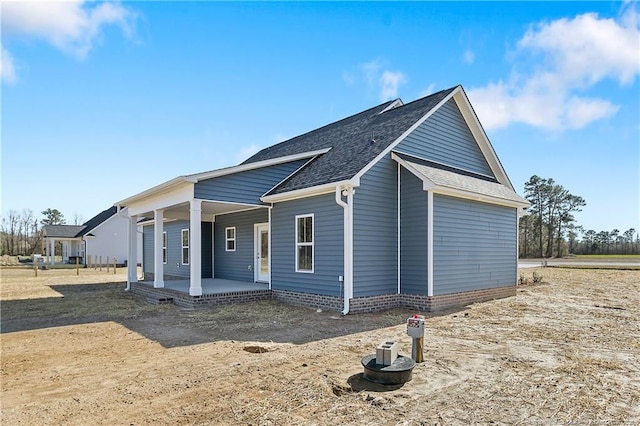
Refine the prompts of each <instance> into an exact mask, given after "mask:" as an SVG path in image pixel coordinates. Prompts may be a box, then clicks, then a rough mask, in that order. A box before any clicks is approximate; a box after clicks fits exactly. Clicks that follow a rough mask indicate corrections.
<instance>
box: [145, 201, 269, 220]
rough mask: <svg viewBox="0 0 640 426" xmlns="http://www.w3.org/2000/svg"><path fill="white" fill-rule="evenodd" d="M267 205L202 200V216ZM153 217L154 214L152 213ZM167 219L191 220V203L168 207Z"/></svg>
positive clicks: (165, 215) (165, 213)
mask: <svg viewBox="0 0 640 426" xmlns="http://www.w3.org/2000/svg"><path fill="white" fill-rule="evenodd" d="M267 207H268V206H265V205H254V204H238V203H225V202H222V201H208V200H202V216H203V217H204V216H205V215H206V216H214V215H220V214H226V213H233V212H238V211H244V210H252V209H259V208H267ZM150 213H151V216H153V212H150ZM164 217H165V218H167V219H189V203H180V204H176V205H174V206H171V207H168V208H166V209H165V211H164Z"/></svg>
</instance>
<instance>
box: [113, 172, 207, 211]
mask: <svg viewBox="0 0 640 426" xmlns="http://www.w3.org/2000/svg"><path fill="white" fill-rule="evenodd" d="M185 183H190V184H194V183H196V181H195V180H193V179H191V178H189V177H188V176H178V177H176V178H173V179H171V180H169V181H166V182H164V183H161V184H160V185H156V186H154V187H152V188H149V189H147V190H145V191H142V192H139V193H137V194H136V195H133V196H131V197H129V198H125V199H124V200H121V201H118V202H117V203H114V204H113V205H114V206H116V207H118V208H121V207H124V206H127V207H129V205H131V204H133V203H135V202H138V201H140V200H143V199H145V198H147V197H151V196H154V195H156V194H158V193H162V192H166V191H171V190H172V189H174V188H176V187H180V186H182V185H184V184H185Z"/></svg>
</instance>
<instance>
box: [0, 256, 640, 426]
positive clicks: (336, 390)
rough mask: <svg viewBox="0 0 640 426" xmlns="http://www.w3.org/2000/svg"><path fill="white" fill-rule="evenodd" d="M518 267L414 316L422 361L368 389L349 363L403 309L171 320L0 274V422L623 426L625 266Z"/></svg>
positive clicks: (631, 309) (242, 310) (635, 275)
mask: <svg viewBox="0 0 640 426" xmlns="http://www.w3.org/2000/svg"><path fill="white" fill-rule="evenodd" d="M533 272H536V273H537V274H540V275H542V277H543V280H542V282H541V283H537V284H530V285H525V286H521V287H520V288H519V289H518V294H517V296H516V297H513V298H510V299H503V300H497V301H492V302H487V303H481V304H476V305H472V306H469V307H467V308H465V309H461V310H458V311H455V312H447V313H443V314H441V315H437V316H431V317H429V318H428V320H427V337H426V339H425V362H424V363H422V364H419V365H417V366H416V368H415V369H414V372H413V380H412V381H411V382H409V383H407V384H405V385H404V386H402V387H393V388H385V387H383V386H380V385H373V384H370V383H368V382H367V381H366V380H364V379H363V378H362V366H361V365H360V359H361V358H362V357H363V356H365V355H368V354H371V353H374V352H375V346H376V345H377V344H378V343H380V342H381V341H383V340H390V339H391V340H397V341H398V342H400V344H401V353H402V354H404V355H410V354H411V340H410V338H409V337H408V336H407V335H406V333H405V325H404V324H405V321H406V318H407V317H409V316H410V315H411V314H413V312H412V311H409V310H394V311H390V312H384V313H380V314H376V315H349V316H346V317H340V315H339V314H336V313H334V312H316V311H315V310H313V309H302V308H294V307H291V306H287V305H283V304H280V303H276V302H262V303H255V304H246V305H237V306H228V307H221V308H210V309H203V310H183V309H179V308H177V307H175V306H173V305H150V304H147V303H146V302H145V301H144V300H141V299H138V298H136V297H134V296H132V295H131V294H129V293H125V292H124V291H123V288H124V286H123V284H122V283H115V284H114V283H109V282H112V281H114V280H120V281H121V280H124V278H125V271H124V270H122V271H118V273H117V275H116V276H114V275H112V274H110V275H107V274H106V272H104V271H103V272H102V273H99V272H94V271H90V270H81V271H80V274H81V275H80V277H76V276H75V271H73V270H63V271H59V270H49V271H40V276H39V277H38V278H35V277H33V271H29V270H24V269H9V268H7V269H2V270H1V273H2V287H1V289H0V298H1V300H2V303H1V309H2V323H1V331H2V335H1V338H2V346H1V349H2V369H1V370H2V371H1V373H2V376H1V379H2V397H1V398H2V399H1V403H2V406H1V407H2V418H1V423H2V424H3V425H4V424H6V425H32V424H52V425H53V424H77V425H87V424H102V425H157V424H172V425H173V424H252V425H281V424H362V425H371V424H385V425H387V424H390V425H395V424H400V425H417V424H468V423H483V424H486V423H499V424H500V423H502V424H531V423H534V424H565V423H573V424H605V423H607V424H616V425H618V424H638V423H640V319H639V318H640V271H616V270H581V269H555V268H553V269H552V268H546V269H527V270H523V271H522V274H523V275H525V276H526V277H529V278H531V277H532V274H533Z"/></svg>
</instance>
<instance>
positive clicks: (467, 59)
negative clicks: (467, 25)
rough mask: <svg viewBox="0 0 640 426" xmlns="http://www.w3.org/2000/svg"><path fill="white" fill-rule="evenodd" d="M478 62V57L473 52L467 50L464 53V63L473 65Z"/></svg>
mask: <svg viewBox="0 0 640 426" xmlns="http://www.w3.org/2000/svg"><path fill="white" fill-rule="evenodd" d="M475 60H476V55H475V53H473V52H472V51H471V50H469V49H467V50H465V51H464V53H462V62H464V63H465V64H468V65H471V64H473V61H475Z"/></svg>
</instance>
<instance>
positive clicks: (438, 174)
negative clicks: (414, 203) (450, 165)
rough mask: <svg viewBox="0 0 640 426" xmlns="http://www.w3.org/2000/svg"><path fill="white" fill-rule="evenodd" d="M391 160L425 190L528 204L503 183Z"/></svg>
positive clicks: (514, 204)
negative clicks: (418, 181)
mask: <svg viewBox="0 0 640 426" xmlns="http://www.w3.org/2000/svg"><path fill="white" fill-rule="evenodd" d="M391 157H392V158H393V159H394V160H395V161H397V162H398V163H400V164H401V165H402V166H403V167H404V168H406V169H407V170H409V171H410V172H411V173H412V174H414V175H415V176H416V177H418V178H419V179H420V180H422V183H423V185H422V189H423V190H425V191H433V192H434V193H437V194H443V195H451V196H454V197H458V198H466V199H470V200H475V201H482V202H486V203H491V204H499V205H503V206H510V207H516V208H517V207H528V206H529V205H530V204H529V202H528V201H527V200H526V199H524V198H522V197H521V196H519V195H518V194H516V192H515V191H513V190H512V189H511V188H509V187H508V186H506V185H504V184H502V183H496V182H489V181H486V180H482V179H478V178H475V177H471V176H465V175H462V174H458V173H454V172H450V171H447V170H442V169H437V168H434V167H429V166H425V165H422V164H417V163H413V162H411V161H406V160H404V159H402V158H400V157H399V156H398V155H397V154H395V153H392V154H391Z"/></svg>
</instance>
